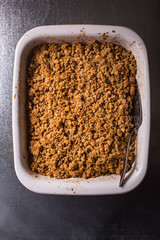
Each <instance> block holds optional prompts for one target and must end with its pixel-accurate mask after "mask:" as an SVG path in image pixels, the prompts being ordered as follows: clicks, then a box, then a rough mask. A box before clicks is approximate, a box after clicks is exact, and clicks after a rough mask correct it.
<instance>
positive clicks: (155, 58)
mask: <svg viewBox="0 0 160 240" xmlns="http://www.w3.org/2000/svg"><path fill="white" fill-rule="evenodd" d="M159 12H160V4H159V1H158V0H157V1H155V0H152V1H147V0H146V1H140V0H139V1H118V0H117V1H116V0H112V1H111V0H110V1H109V0H108V1H101V0H86V1H75V0H72V1H65V0H64V1H61V0H60V1H58V0H55V1H51V0H46V1H38V0H30V1H29V0H26V1H25V0H17V1H16V0H10V1H9V0H6V1H5V0H0V136H1V139H0V239H1V240H8V239H9V240H10V239H13V240H14V239H15V240H17V239H18V240H23V239H27V240H28V239H29V240H43V239H44V240H46V239H47V240H51V239H53V240H57V239H58V240H59V239H60V240H61V239H65V240H68V239H71V240H77V239H78V240H79V239H80V240H81V239H82V240H84V239H87V240H88V239H91V240H92V239H93V240H94V239H96V240H97V239H98V240H99V239H126V240H130V239H144V240H152V239H160V226H159V219H160V181H159V172H160V150H159V149H160V124H159V121H160V120H159V119H160V111H159V106H160V94H159V89H160V80H159V74H160V60H159V59H160V47H159V40H160V32H159V27H160V14H159ZM67 23H69V24H72V23H95V24H113V25H114V24H115V25H123V26H127V27H130V28H132V29H134V30H135V31H136V32H137V33H139V34H140V36H141V37H142V38H143V39H144V40H145V43H146V45H147V49H148V55H149V63H150V76H151V95H152V128H151V142H150V154H149V167H148V172H147V175H146V177H145V179H144V181H143V182H142V183H141V184H140V186H139V187H138V188H137V189H135V190H134V191H132V192H130V193H128V194H125V195H119V196H101V197H67V196H47V195H38V194H35V193H32V192H30V191H29V190H27V189H25V188H24V187H23V186H22V185H21V183H20V182H19V181H18V179H17V177H16V175H15V172H14V167H13V148H12V127H11V93H12V72H13V60H14V51H15V46H16V43H17V41H18V40H19V38H20V37H21V36H22V35H23V34H24V33H25V32H26V31H27V30H29V29H31V28H33V27H35V26H40V25H47V24H67Z"/></svg>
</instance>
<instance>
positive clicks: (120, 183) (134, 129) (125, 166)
mask: <svg viewBox="0 0 160 240" xmlns="http://www.w3.org/2000/svg"><path fill="white" fill-rule="evenodd" d="M137 128H138V126H136V127H134V128H133V130H132V132H131V134H130V137H129V140H128V144H127V151H126V158H125V161H124V164H123V172H122V174H121V179H120V182H119V187H122V186H123V184H124V178H125V174H126V168H127V162H128V153H129V146H130V143H131V139H132V136H133V134H134V132H135V131H136V129H137Z"/></svg>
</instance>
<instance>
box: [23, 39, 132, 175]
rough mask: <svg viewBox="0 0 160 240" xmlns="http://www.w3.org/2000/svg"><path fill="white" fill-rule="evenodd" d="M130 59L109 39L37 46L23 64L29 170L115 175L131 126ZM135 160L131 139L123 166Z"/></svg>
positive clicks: (70, 173)
mask: <svg viewBox="0 0 160 240" xmlns="http://www.w3.org/2000/svg"><path fill="white" fill-rule="evenodd" d="M135 75H136V61H135V59H134V56H133V55H132V53H131V51H127V50H125V49H124V48H123V47H121V46H118V45H115V44H114V43H105V42H103V43H98V42H96V41H95V42H93V43H92V44H89V45H83V44H81V43H76V44H69V43H63V44H43V45H40V46H38V47H36V48H34V49H33V51H32V55H31V57H30V59H29V64H28V68H27V86H28V87H27V122H28V151H29V159H30V167H31V170H32V171H35V172H38V173H40V174H43V175H46V176H52V177H55V178H70V177H83V178H90V177H98V176H101V175H108V174H113V173H115V174H120V173H121V172H122V168H123V162H124V159H125V155H126V148H127V141H128V137H129V134H130V132H131V130H132V128H133V124H132V116H131V109H132V100H133V97H134V94H135ZM134 159H135V137H134V139H133V140H132V144H131V146H130V153H129V160H128V166H127V170H129V169H130V167H131V165H132V163H133V162H134Z"/></svg>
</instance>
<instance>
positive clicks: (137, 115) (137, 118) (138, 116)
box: [119, 84, 142, 187]
mask: <svg viewBox="0 0 160 240" xmlns="http://www.w3.org/2000/svg"><path fill="white" fill-rule="evenodd" d="M132 116H133V124H134V128H133V130H132V131H131V134H130V137H129V140H128V144H127V151H126V158H125V161H124V165H123V172H122V174H121V179H120V182H119V186H120V187H122V186H123V184H124V179H125V174H126V168H127V162H128V153H129V146H130V143H131V139H132V136H133V134H134V132H135V131H138V128H139V127H140V125H141V123H142V104H141V97H140V92H139V89H138V85H137V84H136V89H135V96H134V99H133V109H132Z"/></svg>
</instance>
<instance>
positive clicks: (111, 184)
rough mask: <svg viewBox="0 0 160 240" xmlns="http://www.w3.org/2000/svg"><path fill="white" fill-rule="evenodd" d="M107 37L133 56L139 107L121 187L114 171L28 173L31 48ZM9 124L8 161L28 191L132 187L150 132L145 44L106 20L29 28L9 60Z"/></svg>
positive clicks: (90, 191) (76, 191)
mask: <svg viewBox="0 0 160 240" xmlns="http://www.w3.org/2000/svg"><path fill="white" fill-rule="evenodd" d="M104 37H105V39H106V41H112V42H115V43H117V44H120V45H122V46H123V47H124V48H126V49H127V50H131V51H132V52H133V54H134V56H135V58H136V61H137V66H138V69H137V81H138V85H139V88H140V94H141V99H142V108H143V122H142V125H141V127H140V129H139V131H138V139H137V146H136V149H137V150H136V162H135V164H134V166H133V167H132V169H131V171H130V172H129V173H128V175H130V176H129V178H128V181H127V182H126V184H125V185H124V186H123V188H121V187H119V180H120V176H118V175H110V176H103V177H98V178H90V179H87V180H85V179H82V178H70V179H65V180H63V179H54V178H50V177H45V176H41V175H39V174H36V173H33V172H31V170H30V169H29V166H28V156H27V144H26V142H27V136H26V117H25V96H26V93H25V92H26V82H25V78H26V62H27V58H28V56H29V54H30V52H31V49H32V48H33V47H34V46H36V45H38V44H40V43H42V42H56V43H60V42H63V41H67V42H84V43H88V42H91V41H92V40H93V39H97V40H99V41H102V39H104ZM12 124H13V146H14V164H15V171H16V174H17V177H18V178H19V180H20V182H21V183H22V184H23V185H24V186H25V187H26V188H28V189H29V190H31V191H33V192H37V193H45V194H67V195H102V194H120V193H125V192H128V191H130V190H132V189H134V188H135V187H136V186H138V184H139V183H140V182H141V181H142V179H143V177H144V176H145V173H146V169H147V162H148V148H149V133H150V86H149V70H148V57H147V51H146V47H145V44H144V42H143V40H142V39H141V38H140V37H139V35H138V34H137V33H135V32H134V31H133V30H131V29H129V28H126V27H119V26H107V25H54V26H42V27H37V28H34V29H32V30H30V31H28V32H27V33H25V34H24V35H23V36H22V37H21V39H20V40H19V42H18V44H17V47H16V51H15V61H14V74H13V98H12Z"/></svg>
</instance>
